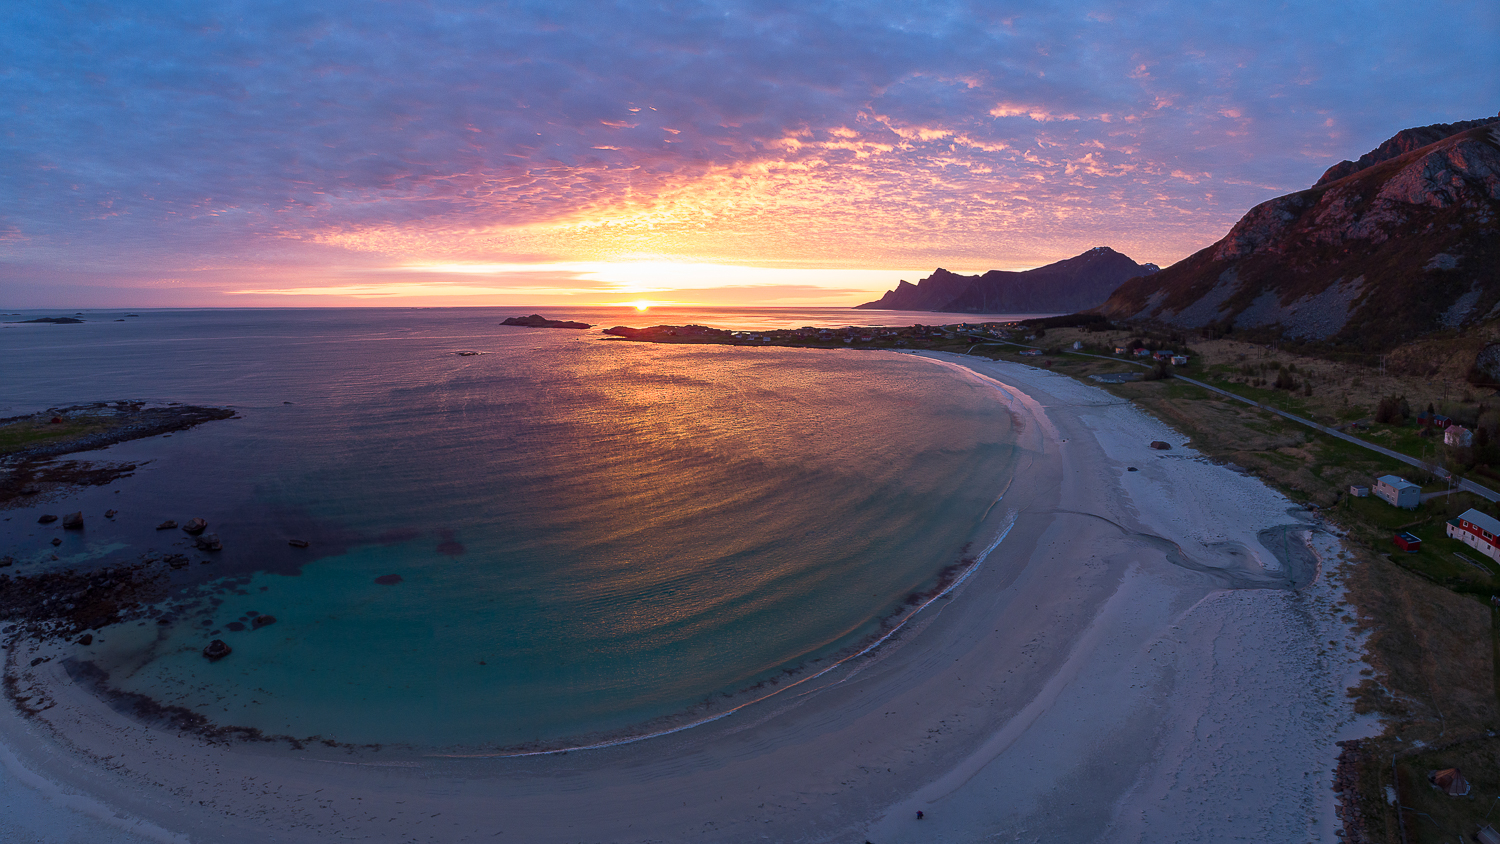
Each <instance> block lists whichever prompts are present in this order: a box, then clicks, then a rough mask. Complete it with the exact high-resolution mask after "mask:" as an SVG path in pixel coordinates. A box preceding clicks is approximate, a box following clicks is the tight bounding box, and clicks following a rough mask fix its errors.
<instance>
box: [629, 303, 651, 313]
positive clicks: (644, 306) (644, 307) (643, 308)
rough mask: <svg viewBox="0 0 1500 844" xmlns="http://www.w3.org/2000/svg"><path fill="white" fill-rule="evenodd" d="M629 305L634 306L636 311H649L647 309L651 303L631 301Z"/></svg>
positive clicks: (649, 308)
mask: <svg viewBox="0 0 1500 844" xmlns="http://www.w3.org/2000/svg"><path fill="white" fill-rule="evenodd" d="M630 307H632V308H635V309H636V310H638V311H649V310H651V303H650V302H631V303H630Z"/></svg>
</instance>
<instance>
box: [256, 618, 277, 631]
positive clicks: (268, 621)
mask: <svg viewBox="0 0 1500 844" xmlns="http://www.w3.org/2000/svg"><path fill="white" fill-rule="evenodd" d="M275 623H276V616H274V615H258V616H256V617H255V620H254V621H252V622H250V627H251V629H253V630H259V629H261V628H262V627H269V626H271V625H272V624H275Z"/></svg>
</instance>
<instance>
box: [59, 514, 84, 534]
mask: <svg viewBox="0 0 1500 844" xmlns="http://www.w3.org/2000/svg"><path fill="white" fill-rule="evenodd" d="M63 528H65V529H67V530H83V513H82V511H80V512H77V513H69V514H68V515H66V516H63Z"/></svg>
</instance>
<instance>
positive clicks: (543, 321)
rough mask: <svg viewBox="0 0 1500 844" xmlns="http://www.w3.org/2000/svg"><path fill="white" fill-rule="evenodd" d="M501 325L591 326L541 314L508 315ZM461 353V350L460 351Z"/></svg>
mask: <svg viewBox="0 0 1500 844" xmlns="http://www.w3.org/2000/svg"><path fill="white" fill-rule="evenodd" d="M500 324H501V325H519V326H521V327H522V328H593V326H592V325H590V324H589V323H586V322H572V321H570V320H566V319H547V318H546V317H544V316H542V315H541V314H532V315H531V316H524V317H510V318H509V319H507V320H505V321H504V322H502V323H500ZM460 354H462V352H460Z"/></svg>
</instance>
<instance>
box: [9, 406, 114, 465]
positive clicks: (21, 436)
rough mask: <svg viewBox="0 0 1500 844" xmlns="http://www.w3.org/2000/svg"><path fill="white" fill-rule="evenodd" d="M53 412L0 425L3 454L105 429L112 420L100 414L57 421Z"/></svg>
mask: <svg viewBox="0 0 1500 844" xmlns="http://www.w3.org/2000/svg"><path fill="white" fill-rule="evenodd" d="M52 418H53V417H50V416H46V415H43V416H28V417H23V418H21V419H17V420H13V421H11V422H9V423H6V424H4V425H0V457H4V456H5V455H8V454H15V453H16V452H18V451H20V450H22V449H24V448H28V447H30V446H34V445H38V444H41V443H50V442H63V441H66V440H70V439H76V438H79V437H84V436H88V435H89V434H92V433H96V432H98V431H102V430H105V429H106V428H108V427H109V425H110V423H109V422H108V421H106V420H102V419H99V418H98V417H85V418H82V419H73V418H69V419H64V420H63V421H62V422H60V423H56V424H54V423H53V422H52V421H51V419H52Z"/></svg>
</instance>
